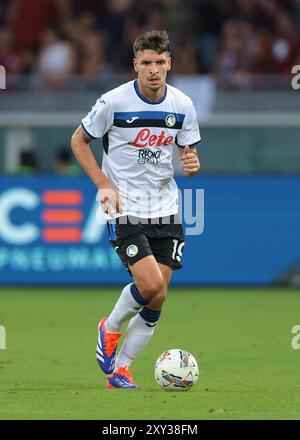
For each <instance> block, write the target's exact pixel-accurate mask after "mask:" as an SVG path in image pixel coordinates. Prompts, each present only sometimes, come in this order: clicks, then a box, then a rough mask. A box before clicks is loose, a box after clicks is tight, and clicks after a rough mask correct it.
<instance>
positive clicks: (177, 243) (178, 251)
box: [172, 239, 184, 263]
mask: <svg viewBox="0 0 300 440" xmlns="http://www.w3.org/2000/svg"><path fill="white" fill-rule="evenodd" d="M183 246H184V241H181V240H175V239H173V253H172V259H173V260H177V261H178V262H179V263H180V261H181V258H182V251H183Z"/></svg>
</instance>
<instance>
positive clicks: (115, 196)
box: [99, 187, 123, 218]
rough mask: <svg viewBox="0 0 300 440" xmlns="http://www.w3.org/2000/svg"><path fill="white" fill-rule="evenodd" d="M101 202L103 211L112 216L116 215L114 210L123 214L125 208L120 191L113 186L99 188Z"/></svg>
mask: <svg viewBox="0 0 300 440" xmlns="http://www.w3.org/2000/svg"><path fill="white" fill-rule="evenodd" d="M99 195H100V203H101V207H102V209H103V211H104V212H105V213H106V214H108V215H109V216H110V217H112V218H113V217H114V211H115V212H118V213H120V214H122V212H123V208H122V203H121V198H120V195H119V193H118V192H117V191H116V190H115V189H114V188H113V187H107V188H101V189H100V190H99Z"/></svg>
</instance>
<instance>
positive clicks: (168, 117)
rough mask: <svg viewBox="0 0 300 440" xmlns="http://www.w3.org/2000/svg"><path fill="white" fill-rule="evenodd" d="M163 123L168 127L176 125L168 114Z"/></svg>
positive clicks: (172, 117)
mask: <svg viewBox="0 0 300 440" xmlns="http://www.w3.org/2000/svg"><path fill="white" fill-rule="evenodd" d="M165 122H166V125H167V126H168V127H174V125H175V124H176V118H175V116H174V115H172V114H169V115H168V116H166V119H165Z"/></svg>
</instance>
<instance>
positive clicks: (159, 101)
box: [133, 79, 168, 105]
mask: <svg viewBox="0 0 300 440" xmlns="http://www.w3.org/2000/svg"><path fill="white" fill-rule="evenodd" d="M133 85H134V90H135V91H136V94H137V95H138V97H139V98H140V99H141V100H142V101H144V102H146V103H147V104H152V105H156V104H161V103H162V102H163V101H164V100H165V98H166V96H167V91H168V88H167V84H166V85H165V91H164V94H163V96H162V97H161V98H160V99H159V100H158V101H150V99H148V98H146V97H145V96H144V95H142V92H141V91H140V88H139V84H138V80H137V79H136V80H135V81H134V83H133Z"/></svg>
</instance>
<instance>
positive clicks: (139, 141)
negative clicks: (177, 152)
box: [128, 128, 174, 148]
mask: <svg viewBox="0 0 300 440" xmlns="http://www.w3.org/2000/svg"><path fill="white" fill-rule="evenodd" d="M172 142H174V136H166V132H165V130H162V131H161V133H160V134H159V135H156V134H151V130H150V129H149V128H143V129H142V130H140V131H139V132H138V134H137V135H136V138H135V139H134V140H133V141H131V142H128V144H129V145H132V146H133V147H136V148H146V147H166V146H167V145H170V144H172Z"/></svg>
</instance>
